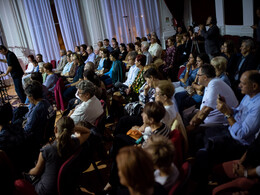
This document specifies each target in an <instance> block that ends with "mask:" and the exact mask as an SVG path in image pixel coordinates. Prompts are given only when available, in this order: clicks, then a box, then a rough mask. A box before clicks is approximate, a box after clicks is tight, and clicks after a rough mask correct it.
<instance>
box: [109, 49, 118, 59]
mask: <svg viewBox="0 0 260 195" xmlns="http://www.w3.org/2000/svg"><path fill="white" fill-rule="evenodd" d="M110 55H111V56H113V57H114V58H115V59H116V60H117V59H118V57H119V53H118V52H117V51H112V52H111V53H110Z"/></svg>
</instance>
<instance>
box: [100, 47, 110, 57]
mask: <svg viewBox="0 0 260 195" xmlns="http://www.w3.org/2000/svg"><path fill="white" fill-rule="evenodd" d="M100 51H102V52H103V53H104V54H106V55H107V56H108V54H109V51H108V49H107V48H104V47H102V48H100Z"/></svg>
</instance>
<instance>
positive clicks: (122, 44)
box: [120, 43, 126, 51]
mask: <svg viewBox="0 0 260 195" xmlns="http://www.w3.org/2000/svg"><path fill="white" fill-rule="evenodd" d="M120 45H121V47H123V48H124V50H125V51H126V46H125V44H124V43H120Z"/></svg>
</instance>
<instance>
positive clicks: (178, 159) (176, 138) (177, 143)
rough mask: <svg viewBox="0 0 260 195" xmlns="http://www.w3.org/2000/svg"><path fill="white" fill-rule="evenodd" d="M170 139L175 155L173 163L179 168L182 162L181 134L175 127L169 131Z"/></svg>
mask: <svg viewBox="0 0 260 195" xmlns="http://www.w3.org/2000/svg"><path fill="white" fill-rule="evenodd" d="M170 139H171V141H172V143H173V145H174V147H175V151H176V155H175V158H174V164H175V165H176V166H177V167H178V168H180V167H181V165H182V163H183V136H182V134H181V132H180V131H179V130H177V129H175V130H173V131H171V133H170Z"/></svg>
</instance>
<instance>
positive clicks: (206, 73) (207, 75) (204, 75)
mask: <svg viewBox="0 0 260 195" xmlns="http://www.w3.org/2000/svg"><path fill="white" fill-rule="evenodd" d="M197 76H198V83H199V84H200V85H202V86H204V87H207V86H208V83H209V82H210V81H211V79H213V78H215V77H216V71H215V68H214V67H213V66H212V65H210V64H203V65H202V66H201V67H200V68H199V70H198V73H197Z"/></svg>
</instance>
